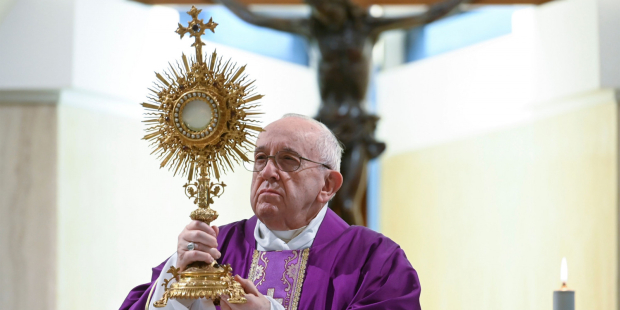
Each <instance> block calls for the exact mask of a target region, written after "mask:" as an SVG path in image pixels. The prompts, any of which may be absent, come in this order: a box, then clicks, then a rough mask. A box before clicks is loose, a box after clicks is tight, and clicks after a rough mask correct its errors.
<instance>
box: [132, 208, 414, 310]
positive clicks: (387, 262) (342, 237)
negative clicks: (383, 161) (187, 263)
mask: <svg viewBox="0 0 620 310" xmlns="http://www.w3.org/2000/svg"><path fill="white" fill-rule="evenodd" d="M255 226H256V217H255V216H254V217H252V218H250V219H249V220H243V221H239V222H235V223H232V224H229V225H224V226H222V227H221V228H220V233H219V235H218V237H217V241H218V245H219V250H220V252H221V253H222V257H221V258H220V259H218V262H219V263H226V264H230V265H231V267H232V268H233V272H234V273H236V274H239V275H240V276H242V277H243V278H246V279H247V278H248V275H249V273H250V270H251V267H252V261H253V258H254V253H255V250H256V240H254V227H255ZM284 252H291V253H292V252H293V251H282V252H280V253H283V254H282V255H286V254H285V253H284ZM297 252H300V251H297ZM259 253H260V252H259ZM266 253H278V252H266ZM271 255H272V254H269V255H268V256H266V257H267V258H268V259H269V261H270V262H271V261H272V257H271ZM276 256H277V255H276ZM276 256H274V258H273V259H275V257H276ZM289 257H290V255H289ZM164 264H165V262H164V263H162V264H161V265H159V266H157V267H155V268H153V276H152V277H151V283H147V284H143V285H140V286H137V287H136V288H134V289H133V290H132V291H131V292H130V293H129V295H128V296H127V298H126V299H125V301H124V302H123V304H122V306H121V308H120V309H121V310H125V309H131V310H133V309H140V310H141V309H144V308H145V303H146V300H147V299H148V295H149V292H150V290H151V287H152V286H153V283H154V282H155V281H156V280H157V278H158V277H159V274H160V273H161V269H162V268H163V265H164ZM285 265H286V262H284V265H282V266H283V267H281V268H284V266H285ZM274 270H275V269H274ZM299 271H301V270H299ZM305 271H306V272H305V277H304V279H303V285H302V287H301V293H300V296H299V303H298V307H297V309H299V310H302V309H303V310H312V309H342V310H344V309H364V310H366V309H368V310H369V309H377V310H379V309H410V310H419V309H421V308H420V282H419V280H418V275H417V273H416V271H415V270H414V269H413V267H411V264H410V263H409V261H408V260H407V257H406V256H405V253H404V252H403V250H402V249H401V248H400V247H399V246H398V245H397V244H396V243H394V242H393V241H392V240H390V239H389V238H387V237H385V236H383V235H381V234H379V233H376V232H374V231H372V230H370V229H368V228H365V227H361V226H349V225H348V224H347V223H346V222H344V221H343V220H342V219H341V218H340V217H338V215H336V214H335V213H334V212H333V211H332V210H330V209H328V210H327V213H326V214H325V218H324V219H323V222H322V223H321V226H320V227H319V231H318V233H317V235H316V238H315V239H314V242H313V243H312V246H311V247H310V249H309V251H308V259H307V262H306V270H305ZM275 274H277V272H275ZM298 275H299V273H298ZM280 277H282V274H280ZM287 279H289V281H290V279H292V278H287ZM255 283H257V282H256V280H255ZM265 283H266V282H265ZM265 283H262V284H260V285H259V286H258V287H259V291H260V292H261V293H262V294H264V295H267V294H268V293H269V292H268V290H269V289H271V288H273V289H274V291H273V292H274V296H273V297H274V298H283V299H284V298H285V297H286V294H285V293H279V291H278V289H279V288H276V287H275V284H274V286H273V287H267V286H269V285H267V286H265V285H264V284H265ZM261 288H262V289H261ZM282 291H283V292H286V291H284V290H282ZM279 294H282V295H279ZM291 294H294V293H291ZM292 297H294V296H291V299H292ZM151 302H153V301H151ZM289 302H290V301H289ZM290 305H292V303H290V304H289V306H290Z"/></svg>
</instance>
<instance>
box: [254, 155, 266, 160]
mask: <svg viewBox="0 0 620 310" xmlns="http://www.w3.org/2000/svg"><path fill="white" fill-rule="evenodd" d="M265 159H267V155H265V154H257V155H256V156H254V160H265Z"/></svg>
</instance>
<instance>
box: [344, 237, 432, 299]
mask: <svg viewBox="0 0 620 310" xmlns="http://www.w3.org/2000/svg"><path fill="white" fill-rule="evenodd" d="M371 257H372V258H371V259H370V260H369V261H368V262H367V264H366V267H368V269H367V270H366V272H363V273H362V274H361V275H360V278H361V279H360V282H358V285H359V289H358V290H357V294H356V296H355V297H354V298H353V300H352V302H351V304H349V306H348V307H347V309H363V310H371V309H377V310H379V309H408V310H420V309H421V307H420V291H421V288H420V281H419V279H418V274H417V273H416V271H415V270H414V269H413V267H411V264H410V263H409V261H408V260H407V257H406V256H405V252H404V251H403V250H402V249H401V248H400V247H397V248H395V249H393V251H388V252H379V251H377V253H375V255H371ZM379 266H381V267H379ZM378 267H379V268H378Z"/></svg>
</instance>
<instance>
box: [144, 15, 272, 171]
mask: <svg viewBox="0 0 620 310" xmlns="http://www.w3.org/2000/svg"><path fill="white" fill-rule="evenodd" d="M199 13H200V10H198V9H196V8H195V7H192V9H191V10H190V11H189V12H188V14H190V16H192V18H193V19H192V21H190V22H189V25H188V27H184V26H182V25H180V24H179V28H178V29H177V33H178V34H179V35H180V36H181V37H183V36H184V35H185V34H186V33H189V34H190V37H193V38H194V40H195V42H194V44H193V45H192V46H194V47H195V49H196V54H195V55H194V56H193V57H187V56H186V55H185V54H182V57H181V60H180V61H176V62H174V63H169V64H168V68H165V69H164V70H162V71H161V72H155V77H156V79H155V80H154V82H153V86H152V87H151V88H149V91H150V94H151V95H149V97H148V98H149V101H148V102H144V103H142V106H143V107H144V108H145V110H146V111H147V113H145V116H146V117H145V119H144V120H143V122H144V123H145V125H147V128H146V132H147V134H146V135H145V136H144V139H145V140H147V141H150V142H151V146H152V147H153V148H154V150H153V153H154V154H156V156H157V157H158V159H160V160H161V165H160V168H164V167H167V168H168V169H169V170H171V171H173V172H174V175H176V174H182V175H184V176H185V177H187V179H188V180H190V181H191V180H192V179H196V178H198V177H199V175H200V174H201V173H202V172H203V171H204V172H205V173H206V174H207V175H208V176H215V178H216V179H219V178H220V176H221V175H222V174H224V173H226V172H228V171H234V164H239V163H240V162H241V161H243V160H248V159H247V158H244V157H245V156H243V154H245V152H247V151H248V150H251V149H252V148H253V147H254V143H253V141H254V140H255V139H256V137H257V134H258V133H259V132H260V131H262V128H261V127H260V126H259V125H258V124H259V123H260V121H259V120H258V119H257V117H259V116H260V115H261V114H263V113H262V112H260V111H258V110H257V109H258V108H259V106H258V105H257V104H255V101H256V100H258V99H260V98H262V97H263V96H262V95H258V94H256V93H255V86H254V80H249V79H248V75H247V74H245V69H246V66H245V65H244V66H237V65H236V63H233V61H232V60H230V59H228V60H224V59H223V57H221V56H219V55H218V54H217V51H214V52H213V53H211V54H206V55H204V56H203V55H202V49H201V48H200V47H201V46H202V45H204V43H202V41H201V35H203V34H204V32H205V30H211V31H212V32H214V29H215V27H216V26H217V24H216V23H214V22H213V20H212V19H210V20H209V22H208V23H204V22H203V21H202V20H201V19H198V14H199ZM192 99H199V100H202V101H204V102H205V103H207V104H209V105H210V106H211V114H212V120H211V121H210V122H209V125H208V126H207V127H206V128H204V129H202V130H199V131H197V130H189V128H188V127H187V124H185V123H184V122H183V121H182V120H179V118H180V114H182V112H183V107H184V105H185V104H186V103H187V102H188V101H189V100H192ZM190 165H191V166H193V168H192V167H190ZM190 168H191V169H190Z"/></svg>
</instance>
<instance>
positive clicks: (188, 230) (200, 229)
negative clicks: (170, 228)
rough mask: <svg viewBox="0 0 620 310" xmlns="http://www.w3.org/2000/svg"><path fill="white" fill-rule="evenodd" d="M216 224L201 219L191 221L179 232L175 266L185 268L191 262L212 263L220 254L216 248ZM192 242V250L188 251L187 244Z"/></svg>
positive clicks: (217, 230) (217, 231)
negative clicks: (211, 224) (210, 224)
mask: <svg viewBox="0 0 620 310" xmlns="http://www.w3.org/2000/svg"><path fill="white" fill-rule="evenodd" d="M218 233H219V229H218V227H217V226H211V227H209V225H207V224H205V223H203V222H201V221H191V222H190V223H189V224H188V225H187V226H185V228H184V229H183V231H182V232H181V234H180V235H179V241H178V243H177V255H178V259H177V268H181V270H185V267H187V265H189V264H190V263H193V262H207V263H209V264H210V263H212V262H213V261H214V260H216V259H218V258H220V256H222V254H221V253H220V251H218V250H217V234H218ZM190 242H193V243H194V244H195V246H194V250H192V251H188V250H187V244H188V243H190Z"/></svg>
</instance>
